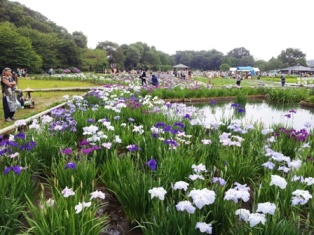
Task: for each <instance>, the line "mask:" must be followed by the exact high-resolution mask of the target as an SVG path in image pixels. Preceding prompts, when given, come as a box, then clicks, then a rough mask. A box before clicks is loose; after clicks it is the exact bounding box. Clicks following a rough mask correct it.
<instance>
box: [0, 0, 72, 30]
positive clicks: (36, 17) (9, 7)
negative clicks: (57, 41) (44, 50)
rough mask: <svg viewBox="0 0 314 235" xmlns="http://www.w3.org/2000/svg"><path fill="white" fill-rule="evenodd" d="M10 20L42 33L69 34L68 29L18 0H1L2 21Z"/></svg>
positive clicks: (0, 18) (17, 25)
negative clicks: (15, 0) (12, 0)
mask: <svg viewBox="0 0 314 235" xmlns="http://www.w3.org/2000/svg"><path fill="white" fill-rule="evenodd" d="M4 21H8V22H11V23H13V24H14V25H15V26H16V27H27V28H31V29H34V30H38V31H39V32H42V33H52V32H54V33H58V34H67V33H68V32H67V30H66V29H65V28H63V27H61V26H58V25H56V24H55V23H54V22H52V21H50V20H49V19H48V18H47V17H45V16H44V15H42V14H41V13H39V12H37V11H33V10H31V9H29V8H27V7H26V6H24V5H22V4H20V3H18V2H10V1H8V0H0V22H4Z"/></svg>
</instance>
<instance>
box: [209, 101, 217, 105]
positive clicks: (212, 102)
mask: <svg viewBox="0 0 314 235" xmlns="http://www.w3.org/2000/svg"><path fill="white" fill-rule="evenodd" d="M209 104H210V105H215V104H217V102H216V101H215V100H211V101H210V102H209Z"/></svg>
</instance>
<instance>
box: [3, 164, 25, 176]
mask: <svg viewBox="0 0 314 235" xmlns="http://www.w3.org/2000/svg"><path fill="white" fill-rule="evenodd" d="M21 170H22V168H21V167H20V166H11V167H5V169H4V171H3V174H5V175H6V174H8V173H9V172H10V171H13V172H14V173H16V174H18V175H19V174H21Z"/></svg>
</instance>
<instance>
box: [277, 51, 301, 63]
mask: <svg viewBox="0 0 314 235" xmlns="http://www.w3.org/2000/svg"><path fill="white" fill-rule="evenodd" d="M277 58H278V60H280V62H281V64H282V66H284V67H289V66H294V65H297V64H300V65H303V66H307V65H306V55H305V54H304V53H303V52H302V51H301V50H300V49H294V48H287V49H286V50H282V51H281V53H280V54H279V55H278V57H277Z"/></svg>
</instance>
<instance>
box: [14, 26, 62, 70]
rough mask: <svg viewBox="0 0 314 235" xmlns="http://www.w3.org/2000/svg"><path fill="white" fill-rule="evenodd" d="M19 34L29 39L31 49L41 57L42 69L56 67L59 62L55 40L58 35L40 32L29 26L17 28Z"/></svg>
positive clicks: (56, 40)
mask: <svg viewBox="0 0 314 235" xmlns="http://www.w3.org/2000/svg"><path fill="white" fill-rule="evenodd" d="M18 32H19V34H20V35H22V36H24V37H27V38H29V39H30V41H31V43H32V47H33V49H34V50H35V51H36V53H37V54H38V55H39V56H40V57H41V58H42V60H43V64H42V68H43V70H45V71H47V70H48V69H49V68H56V67H57V66H58V64H59V62H58V59H57V54H58V50H57V42H58V40H59V39H58V37H57V35H56V34H55V33H42V32H39V31H38V30H34V29H31V28H26V27H21V28H18Z"/></svg>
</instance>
